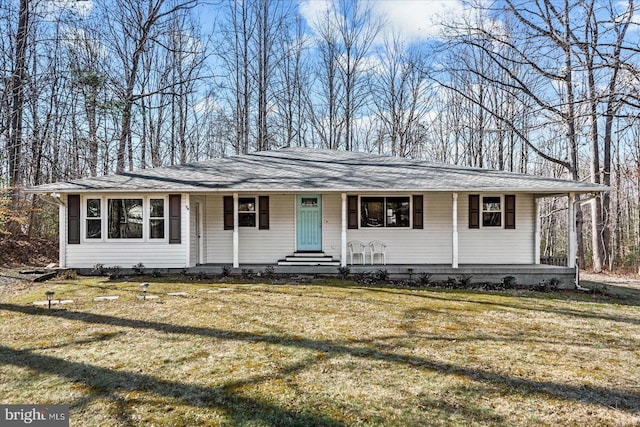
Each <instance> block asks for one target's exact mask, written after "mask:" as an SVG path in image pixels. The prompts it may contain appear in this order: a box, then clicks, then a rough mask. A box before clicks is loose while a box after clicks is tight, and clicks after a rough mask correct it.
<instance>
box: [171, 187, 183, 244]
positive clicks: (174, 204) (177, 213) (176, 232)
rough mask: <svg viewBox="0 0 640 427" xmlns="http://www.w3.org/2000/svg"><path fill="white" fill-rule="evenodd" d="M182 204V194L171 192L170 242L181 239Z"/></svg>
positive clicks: (177, 241)
mask: <svg viewBox="0 0 640 427" xmlns="http://www.w3.org/2000/svg"><path fill="white" fill-rule="evenodd" d="M181 204H182V202H181V196H180V194H169V243H180V241H181V234H182V230H181V229H180V228H181V224H180V221H181V212H182V209H181V208H182V206H181Z"/></svg>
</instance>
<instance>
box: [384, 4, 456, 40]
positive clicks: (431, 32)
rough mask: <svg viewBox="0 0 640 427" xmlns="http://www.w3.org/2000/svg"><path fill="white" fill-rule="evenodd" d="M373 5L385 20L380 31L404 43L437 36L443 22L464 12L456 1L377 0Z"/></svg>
mask: <svg viewBox="0 0 640 427" xmlns="http://www.w3.org/2000/svg"><path fill="white" fill-rule="evenodd" d="M372 6H373V11H374V13H375V14H376V15H377V16H378V17H379V18H381V19H383V22H384V23H385V27H384V28H383V33H391V32H393V33H395V34H397V35H398V36H400V37H401V38H402V39H403V40H404V41H407V42H414V41H421V40H427V39H432V38H438V37H439V36H440V34H441V33H442V24H443V23H444V22H447V21H451V20H455V19H457V18H458V17H460V16H462V15H463V14H464V12H465V9H464V6H463V4H462V2H460V1H458V0H434V1H424V0H395V1H392V0H378V1H374V2H373V3H372Z"/></svg>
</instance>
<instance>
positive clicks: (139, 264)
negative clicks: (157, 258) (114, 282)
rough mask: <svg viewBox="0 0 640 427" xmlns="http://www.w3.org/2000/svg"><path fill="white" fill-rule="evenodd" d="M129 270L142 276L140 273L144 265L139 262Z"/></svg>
mask: <svg viewBox="0 0 640 427" xmlns="http://www.w3.org/2000/svg"><path fill="white" fill-rule="evenodd" d="M131 268H133V272H134V273H135V274H137V275H138V276H140V275H142V273H143V272H144V264H143V263H141V262H139V263H137V264H136V265H134V266H133V267H131Z"/></svg>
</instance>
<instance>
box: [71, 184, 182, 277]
mask: <svg viewBox="0 0 640 427" xmlns="http://www.w3.org/2000/svg"><path fill="white" fill-rule="evenodd" d="M166 196H167V195H166V194H158V195H150V196H149V197H152V198H164V197H166ZM126 197H129V196H123V195H115V194H106V195H104V197H103V200H106V199H108V198H113V199H116V198H126ZM138 197H139V196H138ZM144 197H145V200H146V198H147V196H146V195H145V196H144ZM89 198H91V196H89ZM85 199H86V198H85V197H82V198H81V201H82V202H81V203H82V204H81V212H83V210H86V204H85ZM181 200H182V202H181V205H182V206H181V209H182V218H183V220H182V221H181V226H182V230H181V240H182V243H181V244H169V243H168V242H167V240H166V239H164V240H163V239H122V240H121V241H120V240H117V239H110V240H107V239H102V240H98V239H95V240H94V239H90V240H87V239H84V238H83V239H82V240H81V243H80V244H79V245H66V246H65V253H64V258H65V261H66V266H67V267H68V268H93V267H94V266H95V265H96V264H102V265H104V266H105V267H113V266H120V267H121V268H123V269H128V268H131V267H132V266H134V265H136V264H138V263H142V264H144V266H145V268H184V267H187V266H186V256H187V253H186V250H187V245H186V244H185V242H187V227H188V224H189V222H188V221H185V220H184V219H185V218H186V217H187V215H188V214H189V211H188V210H187V205H186V203H187V195H186V194H183V195H182V198H181ZM165 203H166V202H165ZM144 206H145V208H146V207H147V206H148V205H147V204H145V205H144ZM165 209H166V205H165ZM83 218H84V217H83ZM103 218H104V217H103ZM81 224H82V223H81ZM145 228H148V221H145ZM103 230H104V227H103ZM82 232H83V233H84V232H85V231H84V227H82ZM65 234H66V233H65ZM83 237H84V236H83ZM65 241H66V236H65Z"/></svg>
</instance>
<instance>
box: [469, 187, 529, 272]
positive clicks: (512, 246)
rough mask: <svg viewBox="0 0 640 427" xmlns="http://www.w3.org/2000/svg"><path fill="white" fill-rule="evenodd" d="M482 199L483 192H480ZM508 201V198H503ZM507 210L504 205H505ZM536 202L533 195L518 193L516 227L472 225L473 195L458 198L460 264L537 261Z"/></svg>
mask: <svg viewBox="0 0 640 427" xmlns="http://www.w3.org/2000/svg"><path fill="white" fill-rule="evenodd" d="M480 197H481V200H482V194H480ZM503 200H504V197H503ZM503 209H504V207H503ZM534 233H535V203H534V199H533V195H531V194H516V228H515V229H513V230H509V229H505V228H504V221H503V223H502V226H501V227H481V228H479V229H470V228H469V195H468V194H467V193H460V194H459V197H458V242H459V243H458V248H459V249H458V253H459V262H460V264H533V263H534V256H535V254H534Z"/></svg>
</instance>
